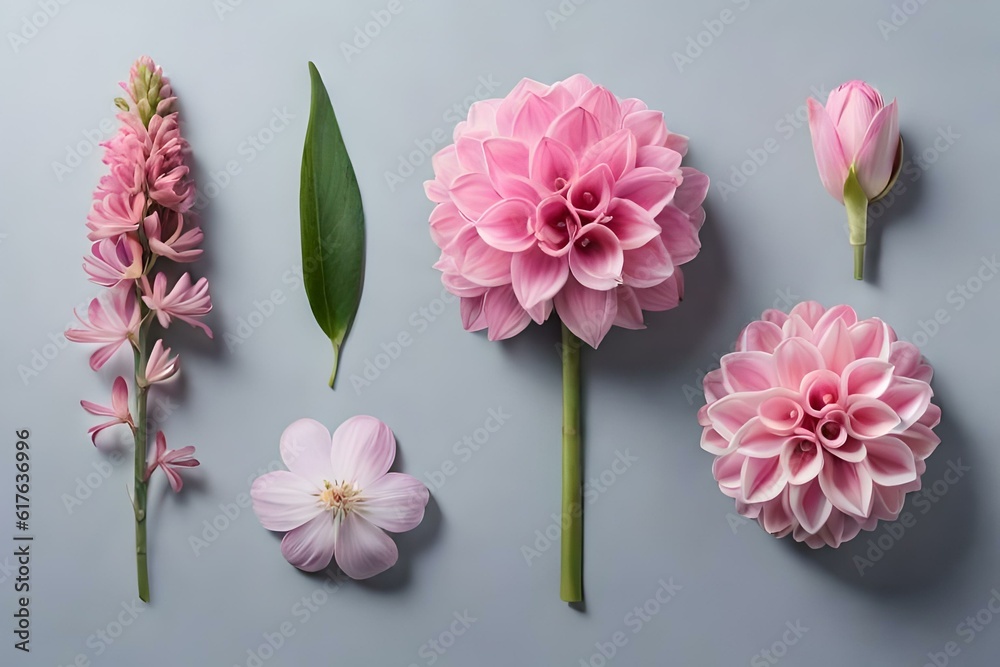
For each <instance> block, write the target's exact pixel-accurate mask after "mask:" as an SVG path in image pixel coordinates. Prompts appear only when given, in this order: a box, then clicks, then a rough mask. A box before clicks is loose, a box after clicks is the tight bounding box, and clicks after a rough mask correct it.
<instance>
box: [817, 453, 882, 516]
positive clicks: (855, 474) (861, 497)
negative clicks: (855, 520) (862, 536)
mask: <svg viewBox="0 0 1000 667" xmlns="http://www.w3.org/2000/svg"><path fill="white" fill-rule="evenodd" d="M824 456H825V460H824V461H823V469H822V470H821V471H820V474H819V483H820V486H821V487H822V489H823V493H825V494H826V497H827V498H829V499H830V502H832V503H833V504H834V506H836V507H837V509H839V510H841V511H843V512H847V513H848V514H854V515H856V516H862V517H864V516H868V512H869V510H870V509H871V502H872V478H871V475H870V474H869V473H868V469H867V468H865V467H864V466H862V465H857V464H855V463H850V462H847V461H844V460H842V459H839V458H837V457H836V456H831V455H830V454H825V455H824Z"/></svg>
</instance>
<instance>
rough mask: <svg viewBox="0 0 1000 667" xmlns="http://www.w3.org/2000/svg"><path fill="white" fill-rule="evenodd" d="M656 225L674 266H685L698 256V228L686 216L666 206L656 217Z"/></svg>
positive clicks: (699, 244)
mask: <svg viewBox="0 0 1000 667" xmlns="http://www.w3.org/2000/svg"><path fill="white" fill-rule="evenodd" d="M656 223H657V224H659V225H660V227H661V228H662V229H663V243H664V244H665V245H666V247H667V248H668V249H669V251H670V256H671V257H672V258H673V261H674V263H675V264H686V263H687V262H690V261H691V260H692V259H694V258H695V257H696V256H697V255H698V251H700V250H701V241H700V240H699V239H698V231H699V227H698V226H696V225H695V224H693V223H692V222H691V219H690V218H688V216H687V214H685V213H683V212H682V211H680V210H679V209H677V208H675V207H673V206H667V207H665V208H664V209H663V210H662V211H660V213H659V215H657V216H656Z"/></svg>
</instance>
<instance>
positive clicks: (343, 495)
mask: <svg viewBox="0 0 1000 667" xmlns="http://www.w3.org/2000/svg"><path fill="white" fill-rule="evenodd" d="M360 494H361V491H360V490H359V489H358V488H357V487H355V486H354V485H353V484H351V483H350V482H340V483H337V482H336V481H334V482H333V483H331V482H328V481H327V480H325V479H324V480H323V490H322V491H321V492H320V494H319V502H320V504H321V505H322V506H323V509H325V510H328V511H331V512H333V513H335V514H336V513H338V512H344V513H345V514H346V513H347V512H350V511H351V509H352V507H353V505H354V503H355V502H356V501H357V500H358V496H359V495H360Z"/></svg>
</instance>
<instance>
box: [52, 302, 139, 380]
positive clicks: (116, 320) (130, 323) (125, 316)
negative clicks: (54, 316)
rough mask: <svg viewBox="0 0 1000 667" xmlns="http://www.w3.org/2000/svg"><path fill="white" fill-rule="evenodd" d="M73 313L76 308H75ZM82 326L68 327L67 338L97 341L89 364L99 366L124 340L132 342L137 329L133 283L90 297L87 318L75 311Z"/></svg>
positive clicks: (95, 367)
mask: <svg viewBox="0 0 1000 667" xmlns="http://www.w3.org/2000/svg"><path fill="white" fill-rule="evenodd" d="M74 314H76V311H74ZM76 318H77V319H78V320H80V324H82V325H83V328H82V329H69V330H67V331H66V338H67V339H69V340H71V341H73V342H75V343H100V344H101V347H100V348H98V349H97V351H95V352H94V353H93V354H92V355H91V356H90V367H91V368H92V369H94V370H95V371H96V370H98V369H100V368H101V366H103V365H104V364H105V363H107V361H108V359H110V358H111V356H112V355H113V354H114V353H115V352H116V351H118V348H119V347H121V345H122V343H124V342H125V341H130V342H134V341H135V337H136V336H137V335H138V332H139V303H138V300H137V299H136V298H135V289H134V287H133V284H132V283H122V284H121V285H118V286H117V287H112V288H111V289H110V290H108V294H107V297H106V298H105V299H103V300H102V299H93V300H92V301H91V302H90V307H89V309H88V312H87V318H88V320H89V321H86V322H85V321H84V320H83V319H81V318H80V316H79V315H78V314H77V315H76Z"/></svg>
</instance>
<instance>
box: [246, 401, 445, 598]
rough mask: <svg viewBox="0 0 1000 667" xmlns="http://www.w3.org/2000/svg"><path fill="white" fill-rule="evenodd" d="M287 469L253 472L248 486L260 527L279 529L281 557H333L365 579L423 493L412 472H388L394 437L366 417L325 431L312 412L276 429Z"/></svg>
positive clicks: (384, 558)
mask: <svg viewBox="0 0 1000 667" xmlns="http://www.w3.org/2000/svg"><path fill="white" fill-rule="evenodd" d="M280 448H281V459H282V460H283V461H284V462H285V465H286V466H287V467H288V470H287V471H286V470H278V471H275V472H269V473H267V474H264V475H262V476H260V477H258V478H257V479H256V480H255V481H254V483H253V485H252V487H251V489H250V495H251V498H252V499H253V508H254V512H256V514H257V518H258V519H260V522H261V524H262V525H263V526H264V528H267V529H268V530H274V531H287V532H286V534H285V537H284V538H283V539H282V541H281V552H282V554H283V555H284V556H285V558H286V559H287V560H288V562H289V563H291V564H292V565H294V566H295V567H297V568H299V569H301V570H305V571H307V572H317V571H319V570H322V569H323V568H325V567H326V566H327V565H329V564H330V561H331V559H333V558H334V557H336V560H337V565H338V566H340V569H341V570H343V571H344V573H345V574H347V575H348V576H349V577H351V578H353V579H367V578H368V577H372V576H375V575H376V574H379V573H380V572H383V571H385V570H387V569H388V568H390V567H392V566H393V565H394V564H395V563H396V559H397V557H398V552H397V549H396V544H395V542H393V541H392V539H391V538H390V537H389V536H388V535H386V534H385V532H383V531H389V532H392V533H402V532H406V531H408V530H412V529H413V528H416V527H417V525H419V524H420V522H421V521H422V520H423V517H424V507H425V506H426V505H427V501H428V499H429V497H430V493H429V491H428V490H427V487H426V486H424V484H423V483H422V482H420V480H418V479H416V478H415V477H412V476H410V475H406V474H403V473H396V472H389V468H390V466H391V465H392V462H393V459H394V458H395V456H396V440H395V438H394V437H393V435H392V431H391V430H389V427H388V426H386V425H385V424H383V423H382V422H381V421H379V420H378V419H375V418H374V417H365V416H359V417H352V418H350V419H348V420H347V421H345V422H344V423H343V424H341V425H340V427H339V428H338V429H337V430H336V432H335V433H334V434H333V436H332V437H331V436H330V432H329V431H328V430H327V429H326V427H325V426H323V425H322V424H320V423H319V422H316V421H313V420H312V419H300V420H298V421H296V422H294V423H292V424H291V425H290V426H289V427H288V428H286V429H285V432H284V433H282V435H281V447H280Z"/></svg>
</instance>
